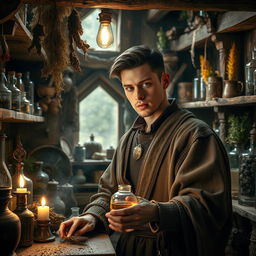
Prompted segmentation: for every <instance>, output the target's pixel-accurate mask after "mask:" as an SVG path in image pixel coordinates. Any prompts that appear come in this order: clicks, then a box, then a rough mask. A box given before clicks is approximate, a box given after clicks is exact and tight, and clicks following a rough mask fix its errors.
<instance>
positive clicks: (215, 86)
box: [205, 76, 222, 100]
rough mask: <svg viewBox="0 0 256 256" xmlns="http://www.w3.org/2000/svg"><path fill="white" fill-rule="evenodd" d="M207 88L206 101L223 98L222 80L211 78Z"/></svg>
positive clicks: (215, 77)
mask: <svg viewBox="0 0 256 256" xmlns="http://www.w3.org/2000/svg"><path fill="white" fill-rule="evenodd" d="M205 88H206V100H213V99H215V98H221V96H222V79H221V77H217V76H209V77H208V83H207V84H206V85H205Z"/></svg>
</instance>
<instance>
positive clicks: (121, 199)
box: [110, 185, 138, 210]
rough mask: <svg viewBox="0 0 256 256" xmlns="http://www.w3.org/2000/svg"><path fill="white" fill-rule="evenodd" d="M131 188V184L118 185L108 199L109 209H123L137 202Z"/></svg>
mask: <svg viewBox="0 0 256 256" xmlns="http://www.w3.org/2000/svg"><path fill="white" fill-rule="evenodd" d="M131 190H132V189H131V185H118V191H117V192H116V193H114V194H113V195H112V197H111V200H110V210H117V209H123V208H127V207H130V206H133V205H135V204H138V199H137V197H136V196H135V195H134V194H133V193H132V192H131Z"/></svg>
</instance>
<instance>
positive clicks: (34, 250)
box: [16, 234, 116, 256]
mask: <svg viewBox="0 0 256 256" xmlns="http://www.w3.org/2000/svg"><path fill="white" fill-rule="evenodd" d="M16 254H17V256H52V255H54V256H64V255H69V256H78V255H84V256H87V255H90V256H114V255H116V254H115V250H114V248H113V246H112V244H111V241H110V239H109V236H108V235H106V234H94V235H90V236H89V239H88V240H87V241H85V242H84V245H83V244H74V243H70V242H61V241H60V239H59V238H58V237H56V239H55V241H53V242H49V243H33V245H32V246H30V247H27V248H19V249H18V250H17V251H16Z"/></svg>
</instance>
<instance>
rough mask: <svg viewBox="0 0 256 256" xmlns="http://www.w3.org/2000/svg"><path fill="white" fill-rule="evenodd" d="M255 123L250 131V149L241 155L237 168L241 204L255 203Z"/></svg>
mask: <svg viewBox="0 0 256 256" xmlns="http://www.w3.org/2000/svg"><path fill="white" fill-rule="evenodd" d="M255 178H256V123H254V124H253V127H252V130H251V131H250V149H249V150H248V153H247V154H243V155H242V159H241V165H240V168H239V194H238V202H239V203H240V204H242V205H248V206H255V204H256V194H255V192H256V190H255V185H256V180H255Z"/></svg>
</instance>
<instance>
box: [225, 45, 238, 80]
mask: <svg viewBox="0 0 256 256" xmlns="http://www.w3.org/2000/svg"><path fill="white" fill-rule="evenodd" d="M237 71H238V52H237V47H236V44H235V43H233V44H232V47H231V49H230V51H229V54H228V61H227V70H226V72H227V76H228V80H237Z"/></svg>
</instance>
